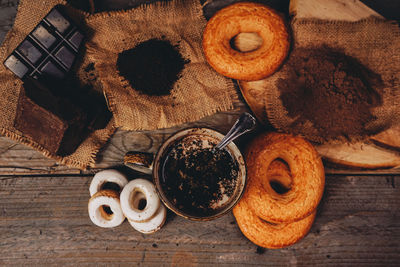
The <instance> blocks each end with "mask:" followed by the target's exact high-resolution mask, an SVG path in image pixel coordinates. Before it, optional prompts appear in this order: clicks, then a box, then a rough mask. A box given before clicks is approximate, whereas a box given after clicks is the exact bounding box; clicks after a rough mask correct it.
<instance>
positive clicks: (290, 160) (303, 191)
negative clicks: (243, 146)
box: [244, 133, 325, 223]
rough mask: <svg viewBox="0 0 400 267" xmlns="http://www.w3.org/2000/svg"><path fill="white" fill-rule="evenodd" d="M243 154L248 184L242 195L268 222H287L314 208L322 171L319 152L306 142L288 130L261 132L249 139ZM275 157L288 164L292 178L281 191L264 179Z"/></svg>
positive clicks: (301, 217) (303, 215)
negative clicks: (276, 190)
mask: <svg viewBox="0 0 400 267" xmlns="http://www.w3.org/2000/svg"><path fill="white" fill-rule="evenodd" d="M245 158H246V165H247V175H248V184H247V188H246V191H245V193H244V195H245V196H246V198H247V202H248V204H249V207H250V208H251V209H252V210H253V212H254V213H255V214H256V215H257V216H259V217H260V218H262V219H263V220H266V221H268V222H273V223H288V222H294V221H298V220H301V219H303V218H305V217H307V216H309V215H310V214H311V213H312V212H314V210H315V209H316V207H317V206H318V204H319V202H320V200H321V198H322V194H323V190H324V185H325V173H324V166H323V164H322V161H321V158H320V156H319V155H318V153H317V151H316V150H315V149H314V147H313V146H312V145H311V144H310V143H309V142H307V141H306V140H305V139H303V138H302V137H299V136H293V135H290V134H280V133H269V134H262V135H260V136H258V137H256V138H255V139H254V140H253V141H252V142H251V143H250V145H249V146H248V148H247V151H246V153H245ZM275 159H281V160H283V161H285V162H286V163H287V164H288V166H289V170H290V175H291V178H292V179H291V180H292V181H291V185H290V190H289V191H287V192H286V193H284V194H278V193H277V192H275V190H274V189H273V188H272V187H271V185H270V183H268V182H265V181H266V180H268V179H269V178H268V176H269V175H268V168H269V166H270V164H271V162H272V161H274V160H275Z"/></svg>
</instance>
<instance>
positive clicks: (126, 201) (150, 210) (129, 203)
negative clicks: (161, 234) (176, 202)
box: [120, 179, 160, 222]
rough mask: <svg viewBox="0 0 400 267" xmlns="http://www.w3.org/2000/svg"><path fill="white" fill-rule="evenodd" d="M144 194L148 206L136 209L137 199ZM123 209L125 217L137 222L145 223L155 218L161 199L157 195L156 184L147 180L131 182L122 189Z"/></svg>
mask: <svg viewBox="0 0 400 267" xmlns="http://www.w3.org/2000/svg"><path fill="white" fill-rule="evenodd" d="M139 193H142V194H143V195H144V197H145V199H146V206H145V207H144V208H143V209H141V210H140V209H138V206H136V207H135V205H134V203H135V201H136V199H137V198H138V197H139V196H140V195H139ZM120 200H121V208H122V211H123V213H124V214H125V216H126V217H127V218H128V219H129V220H131V221H135V222H144V221H147V220H149V219H150V218H151V217H153V216H154V214H155V213H156V211H157V210H158V208H159V207H160V199H159V197H158V195H157V192H156V189H155V187H154V184H153V183H152V182H150V181H148V180H146V179H135V180H132V181H130V182H129V183H128V184H127V185H125V187H124V189H122V192H121V195H120Z"/></svg>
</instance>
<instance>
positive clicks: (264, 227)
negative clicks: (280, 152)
mask: <svg viewBox="0 0 400 267" xmlns="http://www.w3.org/2000/svg"><path fill="white" fill-rule="evenodd" d="M271 181H276V182H279V183H280V184H281V185H282V186H283V187H285V188H290V186H291V175H290V171H289V168H288V166H287V165H286V164H285V163H283V162H282V161H280V160H274V161H273V162H272V163H271V164H270V165H269V167H268V179H266V181H264V182H265V183H270V182H271ZM315 213H316V212H315V211H314V212H313V213H312V214H311V215H309V216H308V217H306V218H304V219H303V220H300V221H297V222H292V223H288V224H286V223H283V224H272V223H269V222H267V221H264V220H262V219H260V218H259V217H258V216H257V215H255V214H254V212H253V211H252V209H251V208H250V207H249V204H248V202H247V195H245V196H244V197H243V198H242V199H241V200H240V202H239V203H238V204H237V205H236V206H235V208H234V209H233V215H234V216H235V218H236V221H237V223H238V226H239V228H240V230H241V231H242V232H243V234H244V235H245V236H246V237H247V238H248V239H249V240H250V241H252V242H253V243H255V244H256V245H258V246H262V247H266V248H283V247H287V246H290V245H292V244H294V243H296V242H297V241H299V240H300V239H301V238H303V237H304V236H305V235H306V234H307V233H308V231H309V229H310V228H311V225H312V223H313V221H314V218H315Z"/></svg>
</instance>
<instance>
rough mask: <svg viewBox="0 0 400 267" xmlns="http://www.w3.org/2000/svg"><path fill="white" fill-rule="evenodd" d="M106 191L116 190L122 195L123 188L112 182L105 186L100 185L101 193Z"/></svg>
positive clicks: (106, 183)
mask: <svg viewBox="0 0 400 267" xmlns="http://www.w3.org/2000/svg"><path fill="white" fill-rule="evenodd" d="M104 189H110V190H114V191H115V192H118V193H120V192H121V190H122V188H121V187H120V186H119V185H118V184H117V183H112V182H105V183H104V184H102V185H100V188H99V191H100V190H104Z"/></svg>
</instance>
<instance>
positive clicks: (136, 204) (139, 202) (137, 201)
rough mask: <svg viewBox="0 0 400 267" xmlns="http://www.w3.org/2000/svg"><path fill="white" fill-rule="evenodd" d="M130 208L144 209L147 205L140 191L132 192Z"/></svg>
mask: <svg viewBox="0 0 400 267" xmlns="http://www.w3.org/2000/svg"><path fill="white" fill-rule="evenodd" d="M130 204H131V208H132V209H135V210H139V211H141V210H144V209H145V208H146V206H147V200H146V197H145V195H144V194H143V193H142V192H140V191H135V192H132V194H131V198H130Z"/></svg>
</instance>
